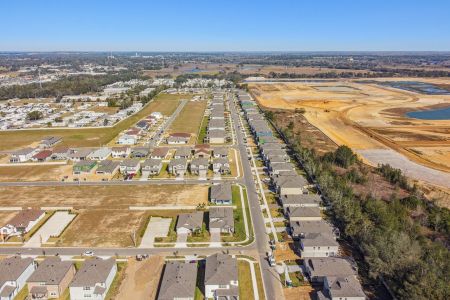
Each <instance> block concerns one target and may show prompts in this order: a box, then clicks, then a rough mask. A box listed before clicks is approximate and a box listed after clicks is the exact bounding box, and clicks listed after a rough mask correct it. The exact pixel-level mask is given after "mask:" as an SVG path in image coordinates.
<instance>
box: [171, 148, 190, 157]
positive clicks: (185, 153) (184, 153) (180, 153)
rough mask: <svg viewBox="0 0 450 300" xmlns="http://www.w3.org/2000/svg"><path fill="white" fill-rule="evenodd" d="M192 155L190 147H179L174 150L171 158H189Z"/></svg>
mask: <svg viewBox="0 0 450 300" xmlns="http://www.w3.org/2000/svg"><path fill="white" fill-rule="evenodd" d="M191 155H192V149H191V148H189V147H180V148H178V149H177V150H176V151H175V154H174V155H173V158H177V159H178V158H185V159H189V158H190V157H191Z"/></svg>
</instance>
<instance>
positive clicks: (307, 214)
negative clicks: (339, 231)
mask: <svg viewBox="0 0 450 300" xmlns="http://www.w3.org/2000/svg"><path fill="white" fill-rule="evenodd" d="M287 214H288V216H289V222H295V221H320V220H322V216H321V214H320V208H319V207H307V206H306V207H288V208H287Z"/></svg>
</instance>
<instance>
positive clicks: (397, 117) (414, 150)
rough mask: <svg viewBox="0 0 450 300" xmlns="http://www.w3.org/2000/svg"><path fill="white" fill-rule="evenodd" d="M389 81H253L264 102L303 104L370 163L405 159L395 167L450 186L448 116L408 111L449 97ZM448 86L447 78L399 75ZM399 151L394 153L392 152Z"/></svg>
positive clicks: (445, 102)
mask: <svg viewBox="0 0 450 300" xmlns="http://www.w3.org/2000/svg"><path fill="white" fill-rule="evenodd" d="M388 80H393V79H378V80H377V81H375V80H370V81H366V82H364V83H363V82H361V81H355V80H351V81H350V80H340V81H319V80H311V81H309V82H306V81H303V82H261V83H251V84H249V88H250V90H251V93H252V94H253V96H255V97H256V99H257V100H258V101H259V103H260V104H261V105H262V106H265V107H268V108H273V109H277V108H278V109H290V110H295V109H298V108H304V109H305V110H306V112H305V113H304V115H305V117H306V119H307V120H308V122H310V123H311V124H312V125H314V126H315V127H317V128H318V129H320V130H321V131H322V132H323V133H325V134H326V135H327V136H328V137H329V138H330V139H331V140H333V141H334V142H335V143H337V144H339V145H341V144H345V145H348V146H350V147H351V148H352V149H354V150H355V151H356V152H357V153H359V155H360V156H361V158H363V159H364V160H365V161H366V162H367V163H369V164H372V165H377V164H378V163H380V162H383V160H386V161H391V160H392V159H395V158H396V155H398V153H400V154H401V155H402V156H404V157H405V158H406V159H404V160H402V162H401V164H399V165H397V166H396V167H400V168H402V169H403V170H404V171H405V172H406V173H407V174H408V175H409V176H410V177H412V178H415V179H417V180H422V181H425V182H429V183H431V184H436V185H440V186H444V187H447V188H450V120H449V119H447V120H421V119H414V118H410V117H408V116H406V115H405V113H407V112H410V111H421V110H424V109H425V110H426V109H438V108H444V107H450V95H434V94H433V95H429V94H423V93H416V92H411V91H406V90H403V89H399V88H393V87H390V86H389V85H386V84H381V83H386V82H387V81H388ZM395 80H396V81H398V82H401V81H420V82H425V83H433V84H436V85H439V86H445V87H448V86H449V84H450V80H448V79H433V80H432V79H420V80H419V79H414V80H411V79H395ZM392 150H395V151H392Z"/></svg>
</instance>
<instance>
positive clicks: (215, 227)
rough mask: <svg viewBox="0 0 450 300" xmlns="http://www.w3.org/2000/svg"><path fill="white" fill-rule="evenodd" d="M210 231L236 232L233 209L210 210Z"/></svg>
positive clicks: (212, 208)
mask: <svg viewBox="0 0 450 300" xmlns="http://www.w3.org/2000/svg"><path fill="white" fill-rule="evenodd" d="M209 231H210V232H211V233H212V232H220V233H233V232H234V216H233V208H232V207H210V208H209Z"/></svg>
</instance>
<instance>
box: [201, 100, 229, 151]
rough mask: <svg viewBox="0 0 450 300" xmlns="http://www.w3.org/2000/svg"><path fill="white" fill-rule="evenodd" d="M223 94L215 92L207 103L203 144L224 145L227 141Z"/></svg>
mask: <svg viewBox="0 0 450 300" xmlns="http://www.w3.org/2000/svg"><path fill="white" fill-rule="evenodd" d="M224 97H225V93H224V92H215V93H213V98H212V100H211V102H210V103H209V107H208V111H209V119H208V126H207V128H206V137H205V140H204V142H205V143H209V144H225V143H226V142H227V141H228V140H229V136H228V134H227V129H228V127H227V119H226V115H225V101H228V100H225V98H224Z"/></svg>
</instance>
